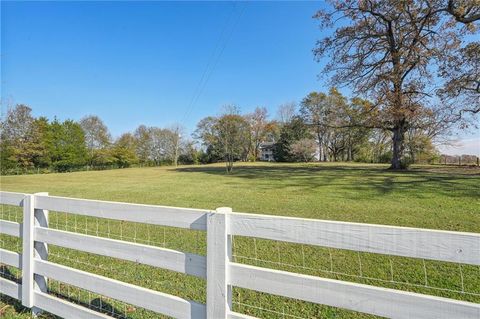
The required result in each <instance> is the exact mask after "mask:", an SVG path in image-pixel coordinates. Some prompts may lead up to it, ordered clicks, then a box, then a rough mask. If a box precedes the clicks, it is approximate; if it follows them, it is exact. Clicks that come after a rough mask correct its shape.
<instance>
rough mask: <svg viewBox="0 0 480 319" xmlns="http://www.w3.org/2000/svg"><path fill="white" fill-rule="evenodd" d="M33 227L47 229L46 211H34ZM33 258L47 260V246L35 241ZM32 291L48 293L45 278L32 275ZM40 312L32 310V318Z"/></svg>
mask: <svg viewBox="0 0 480 319" xmlns="http://www.w3.org/2000/svg"><path fill="white" fill-rule="evenodd" d="M34 196H48V193H47V192H42V193H35V194H34ZM34 216H35V220H34V225H35V226H40V227H45V228H48V210H46V209H34ZM34 256H35V258H38V259H41V260H48V245H47V243H44V242H38V241H36V242H35V244H34ZM34 290H36V291H41V292H44V293H47V292H48V279H47V277H44V276H41V275H38V274H34ZM41 312H42V310H41V309H39V308H37V307H33V308H32V313H33V315H34V316H37V315H39V314H40V313H41Z"/></svg>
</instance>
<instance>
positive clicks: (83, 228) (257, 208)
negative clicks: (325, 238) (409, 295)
mask: <svg viewBox="0 0 480 319" xmlns="http://www.w3.org/2000/svg"><path fill="white" fill-rule="evenodd" d="M386 168H387V166H384V165H366V164H343V163H342V164H335V163H328V164H323V163H322V164H267V163H256V164H239V165H236V167H235V168H234V172H233V174H231V175H226V174H225V173H224V171H225V170H224V167H223V166H222V165H220V164H218V165H208V166H185V167H179V168H177V169H175V168H173V167H160V168H135V169H122V170H111V171H95V172H77V173H65V174H48V175H29V176H6V177H2V178H1V189H2V190H8V191H21V192H28V193H33V192H49V193H50V195H58V196H69V197H79V198H88V199H102V200H114V201H123V202H134V203H144V204H159V205H171V206H182V207H194V208H205V209H215V208H216V207H221V206H229V207H232V208H233V210H234V211H238V212H250V213H262V214H275V215H284V216H297V217H307V218H317V219H331V220H341V221H354V222H367V223H375V224H387V225H400V226H413V227H424V228H435V229H445V230H456V231H469V232H477V233H478V232H480V186H479V185H480V170H479V169H478V168H455V167H443V166H417V167H413V168H412V169H411V170H409V171H406V172H398V171H397V172H395V171H389V170H387V169H386ZM0 214H1V215H0V218H3V219H9V220H17V221H20V220H21V211H20V212H19V211H18V209H17V210H15V209H14V208H11V207H10V208H9V207H6V208H4V210H3V211H2V212H0ZM50 227H52V228H57V229H63V230H68V231H76V232H80V233H85V234H89V235H98V236H103V237H109V238H115V239H123V240H127V241H135V242H138V243H142V244H151V245H156V246H160V247H167V248H171V249H177V250H182V251H187V252H192V253H197V254H201V255H204V254H205V250H206V249H205V248H206V243H205V234H204V233H203V232H196V231H188V230H180V229H175V228H169V227H161V226H153V225H142V224H137V223H125V222H120V221H112V220H110V221H108V220H102V219H95V218H87V217H84V216H75V215H70V214H69V215H67V214H64V213H56V212H51V214H50ZM0 239H1V240H2V242H1V246H2V247H4V248H8V249H12V250H19V249H21V245H19V243H18V241H17V240H16V239H14V238H11V237H9V236H1V237H0ZM234 244H235V246H234V255H235V260H236V261H237V262H242V263H247V264H252V265H257V266H261V267H269V268H275V269H282V270H286V271H295V272H299V273H305V274H310V275H315V276H322V277H326V278H333V279H341V280H347V281H355V282H360V283H366V284H372V285H378V286H384V287H390V288H395V289H403V290H409V291H417V292H422V293H427V294H434V295H439V296H445V297H450V298H456V299H461V300H466V301H473V302H480V279H479V278H480V267H478V266H468V265H458V264H452V263H438V262H434V261H423V260H416V259H410V258H401V257H390V256H383V255H377V254H367V253H357V252H350V251H345V250H334V249H328V248H323V247H312V246H307V245H297V244H287V243H278V242H272V241H268V240H260V239H252V238H240V237H236V238H235V241H234ZM50 252H51V255H50V256H51V257H50V260H51V261H54V262H58V263H61V264H64V265H67V266H71V267H75V268H78V269H82V270H86V271H90V272H95V273H98V274H101V275H104V276H108V277H111V278H115V279H119V280H122V281H125V282H129V283H133V284H136V285H140V286H144V287H147V288H151V289H155V290H159V291H163V292H167V293H171V294H175V295H178V296H181V297H184V298H188V299H192V300H196V301H199V302H205V294H204V292H205V282H204V281H203V280H201V279H197V278H194V277H191V276H187V275H182V274H177V273H174V272H170V271H166V270H162V269H156V268H153V267H150V266H144V265H139V264H135V263H132V262H127V261H119V260H116V259H113V258H106V257H100V256H96V255H93V254H87V253H81V252H77V251H74V250H69V249H64V248H60V247H54V246H51V247H50ZM12 273H13V275H14V276H17V275H18V274H15V273H14V270H12ZM51 290H52V293H60V294H64V295H67V296H69V297H70V298H71V299H73V300H75V301H77V302H80V303H85V304H87V305H88V304H90V306H92V304H93V305H94V306H95V305H97V306H98V303H99V300H101V301H102V302H103V303H102V308H106V307H110V309H116V310H115V311H116V312H118V313H120V314H121V315H122V316H127V317H129V318H159V316H158V315H154V314H152V313H151V312H148V311H144V310H142V309H137V308H135V307H131V306H129V305H124V304H123V303H118V302H115V301H113V300H105V299H99V296H93V295H91V294H88V292H85V291H80V290H78V289H75V288H74V287H66V286H65V285H63V286H62V285H60V284H58V283H54V282H52V283H51ZM73 296H75V297H73ZM106 305H108V306H106ZM3 307H7V308H6V309H5V310H4V313H3V316H6V318H9V317H10V318H17V317H18V318H22V316H25V317H27V316H28V315H27V314H22V312H23V311H24V310H22V308H21V307H16V308H15V307H13V306H12V302H11V301H8V302H6V303H5V302H0V309H2V308H3ZM234 309H235V310H237V311H241V312H243V313H247V314H250V315H254V316H259V317H262V318H283V317H285V318H296V317H300V318H370V317H372V316H368V315H364V314H358V313H353V312H350V311H345V310H341V309H336V308H331V307H325V306H319V305H314V304H310V303H306V302H300V301H296V300H291V299H287V298H280V297H275V296H272V295H267V294H261V293H255V292H252V291H248V290H245V289H235V290H234ZM107 312H108V311H107Z"/></svg>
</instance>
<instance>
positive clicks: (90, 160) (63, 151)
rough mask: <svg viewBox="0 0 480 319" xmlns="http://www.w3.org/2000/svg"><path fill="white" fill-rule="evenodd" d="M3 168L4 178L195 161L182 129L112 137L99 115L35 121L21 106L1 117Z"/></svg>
mask: <svg viewBox="0 0 480 319" xmlns="http://www.w3.org/2000/svg"><path fill="white" fill-rule="evenodd" d="M0 126H1V134H0V138H1V141H0V154H1V155H0V165H1V171H2V173H3V174H8V173H22V172H26V171H29V170H32V169H36V170H42V171H57V172H65V171H72V170H79V169H85V168H89V169H105V168H114V167H117V168H124V167H129V166H132V165H138V164H139V165H162V164H175V165H176V164H177V162H178V161H181V162H182V163H193V162H194V157H195V156H196V154H193V153H194V151H192V150H193V147H192V145H191V143H189V142H188V141H187V140H185V139H182V137H181V133H182V128H181V127H180V126H178V125H175V126H173V127H170V128H159V127H147V126H145V125H140V126H139V127H138V128H137V129H136V130H135V131H134V132H133V133H124V134H122V135H120V136H119V137H118V138H116V139H113V138H112V136H111V134H110V132H109V130H108V128H107V126H106V125H105V124H104V122H103V121H102V120H101V119H100V118H99V117H98V116H95V115H89V116H86V117H84V118H82V119H81V120H80V121H78V122H77V121H73V120H65V121H59V120H58V119H56V118H55V119H53V120H52V121H50V120H49V119H47V118H46V117H38V118H35V117H34V116H33V115H32V109H31V108H30V107H28V106H26V105H22V104H20V105H16V106H15V107H14V108H11V109H9V110H8V111H7V114H6V116H5V117H4V118H3V119H2V121H1V123H0Z"/></svg>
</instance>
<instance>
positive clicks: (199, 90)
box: [182, 2, 247, 122]
mask: <svg viewBox="0 0 480 319" xmlns="http://www.w3.org/2000/svg"><path fill="white" fill-rule="evenodd" d="M246 6H247V3H246V2H245V3H244V5H243V7H242V8H241V9H240V10H236V8H237V4H236V3H235V6H234V7H233V9H232V11H231V14H230V15H229V17H228V19H227V21H226V23H225V25H224V27H223V29H222V32H221V34H220V37H219V38H218V40H217V44H216V46H215V49H214V50H213V52H212V55H211V56H210V59H209V61H208V63H207V66H206V68H205V70H204V72H203V74H202V77H201V78H200V81H199V82H198V84H197V87H196V89H195V91H194V93H193V95H192V98H191V99H190V103H189V105H188V107H187V109H186V110H185V113H184V115H183V118H182V122H184V121H185V120H186V119H187V118H188V116H189V115H190V114H191V112H192V110H193V108H194V106H195V103H196V102H197V101H198V99H199V98H200V96H201V95H202V93H203V90H204V89H205V87H206V85H207V83H208V80H209V79H210V77H211V76H212V74H213V72H214V70H215V68H216V66H217V64H218V62H219V61H220V58H221V56H222V54H223V52H224V51H225V48H226V47H227V44H228V42H229V40H230V38H231V37H232V35H233V32H234V31H235V28H236V26H237V25H238V23H239V21H240V18H241V16H242V15H243V13H244V12H245V9H246ZM235 13H238V15H237V19H236V21H234V23H233V25H232V27H231V28H230V33H228V34H227V35H226V36H225V34H226V32H227V30H228V25H229V22H230V20H231V18H232V17H233V16H234V15H235ZM222 40H223V45H222ZM219 48H220V49H219ZM218 49H219V50H220V51H219V52H218V54H217V51H218ZM215 56H216V59H215ZM212 62H213V65H212Z"/></svg>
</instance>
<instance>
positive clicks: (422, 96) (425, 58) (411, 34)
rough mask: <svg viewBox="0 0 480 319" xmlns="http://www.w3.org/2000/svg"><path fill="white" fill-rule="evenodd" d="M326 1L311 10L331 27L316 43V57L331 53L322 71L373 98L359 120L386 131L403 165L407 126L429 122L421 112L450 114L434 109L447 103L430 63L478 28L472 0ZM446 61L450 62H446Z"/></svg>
mask: <svg viewBox="0 0 480 319" xmlns="http://www.w3.org/2000/svg"><path fill="white" fill-rule="evenodd" d="M331 3H332V6H333V10H331V11H327V10H321V11H319V12H317V14H316V15H315V17H316V18H317V19H319V21H320V25H321V27H322V28H334V32H333V34H332V35H331V36H327V37H325V38H324V39H322V40H321V41H319V42H318V43H317V46H316V48H315V49H314V53H315V56H316V57H317V58H318V59H320V58H323V57H324V56H329V57H330V62H329V63H328V64H327V65H326V67H325V72H326V74H332V73H333V76H332V78H331V82H332V83H331V84H332V85H347V86H350V87H351V88H352V89H353V92H354V93H355V94H359V95H364V96H367V97H368V98H369V99H371V100H372V102H373V104H372V109H371V110H370V112H371V113H372V115H374V116H372V117H371V118H370V120H369V121H368V123H363V124H364V125H366V126H369V127H372V128H373V127H375V128H381V129H385V130H389V131H391V132H392V152H393V157H392V162H391V167H392V168H394V169H398V168H402V167H403V162H402V158H403V153H404V141H405V133H406V132H407V131H408V130H409V129H411V128H414V127H415V128H419V129H421V128H422V126H425V125H433V123H431V122H429V121H425V120H423V118H424V117H426V118H428V119H434V118H436V119H440V120H441V121H447V120H450V119H451V118H448V117H447V116H438V114H439V113H440V112H443V111H446V113H448V111H449V110H448V108H446V107H445V105H444V104H443V103H441V102H439V101H438V98H436V96H435V92H436V91H437V90H438V89H439V87H438V85H440V83H441V82H442V81H440V80H439V79H438V78H439V76H442V73H441V72H439V70H438V68H437V67H436V65H438V64H439V63H443V62H444V59H445V58H446V57H452V56H454V55H455V54H458V52H459V51H460V50H461V47H462V40H463V39H464V36H465V35H467V34H468V33H475V32H476V25H475V23H476V22H475V21H478V13H479V9H478V1H477V0H471V1H445V0H382V1H380V0H360V1H359V0H343V1H331ZM475 4H476V5H477V6H476V5H475ZM474 55H475V54H474ZM477 56H478V54H477ZM444 67H445V68H446V69H448V65H447V64H444ZM446 69H444V71H445V70H446ZM448 74H450V73H449V71H448V70H446V73H443V75H448ZM447 82H449V81H448V79H447ZM450 83H452V85H455V84H454V83H453V82H452V81H450ZM432 114H436V116H432Z"/></svg>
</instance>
